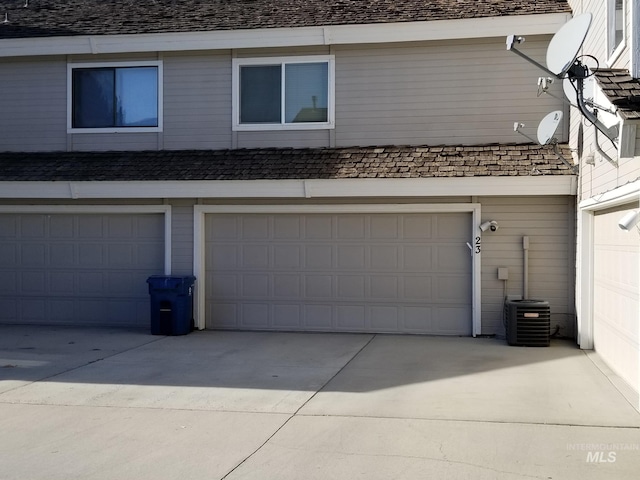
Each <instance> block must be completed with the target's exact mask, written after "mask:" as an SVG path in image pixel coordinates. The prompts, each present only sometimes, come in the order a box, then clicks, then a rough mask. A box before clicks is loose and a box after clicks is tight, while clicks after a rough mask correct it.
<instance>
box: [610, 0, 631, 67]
mask: <svg viewBox="0 0 640 480" xmlns="http://www.w3.org/2000/svg"><path fill="white" fill-rule="evenodd" d="M606 7H607V37H606V39H607V65H608V66H609V67H611V66H612V65H613V62H615V61H616V60H617V59H618V57H619V56H620V54H621V53H622V51H623V50H624V49H625V47H626V42H627V0H622V39H621V40H620V43H619V44H618V45H615V41H616V0H607V4H606Z"/></svg>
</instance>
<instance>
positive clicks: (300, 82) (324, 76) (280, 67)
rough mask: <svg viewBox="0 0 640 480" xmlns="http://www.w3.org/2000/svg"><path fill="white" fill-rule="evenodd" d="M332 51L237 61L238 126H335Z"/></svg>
mask: <svg viewBox="0 0 640 480" xmlns="http://www.w3.org/2000/svg"><path fill="white" fill-rule="evenodd" d="M333 112H334V58H333V56H329V55H323V56H309V57H278V58H250V59H249V58H240V59H234V60H233V128H234V130H284V129H291V130H300V129H322V128H324V129H326V128H333V125H334V113H333Z"/></svg>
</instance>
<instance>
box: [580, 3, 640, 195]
mask: <svg viewBox="0 0 640 480" xmlns="http://www.w3.org/2000/svg"><path fill="white" fill-rule="evenodd" d="M570 3H571V4H572V6H573V7H574V9H575V10H576V13H582V12H591V13H592V14H593V21H592V23H591V28H590V29H589V34H588V36H587V39H586V41H585V43H584V47H583V49H582V51H583V53H584V54H589V55H593V56H595V57H596V58H597V59H598V60H599V62H600V65H606V66H611V67H612V68H629V67H630V57H631V54H630V48H629V47H630V43H631V34H632V33H631V11H630V5H631V2H626V5H627V12H626V17H625V19H626V31H625V34H626V44H625V48H624V49H623V50H622V52H621V53H620V55H619V56H618V57H616V58H615V60H614V61H613V62H612V63H610V64H609V63H608V60H609V59H608V55H607V50H606V45H607V8H606V3H607V2H603V1H601V0H587V1H585V2H575V1H571V2H570ZM635 35H638V32H635ZM636 54H637V52H636ZM572 115H573V118H572V122H571V139H572V143H571V146H572V147H573V148H574V149H576V150H577V151H579V152H583V153H582V156H581V159H580V160H581V167H580V168H581V177H582V178H581V189H580V192H579V195H580V197H579V199H580V200H583V199H587V198H592V197H595V196H597V195H600V194H602V193H604V192H608V191H611V190H614V189H615V188H617V187H621V186H623V185H626V184H628V183H630V182H633V181H635V180H637V179H638V178H640V163H639V162H638V157H639V156H640V143H639V142H638V139H640V130H639V131H638V137H637V138H638V139H637V140H636V152H635V156H634V157H632V158H618V152H617V151H616V150H615V148H614V147H613V146H612V145H611V143H610V142H609V141H608V140H607V139H606V138H605V137H604V136H603V135H599V140H600V144H601V147H602V149H603V150H604V152H605V153H606V154H607V155H608V156H609V157H610V158H612V159H614V160H617V165H612V164H611V163H610V162H608V161H607V160H606V158H605V157H604V156H603V155H601V154H600V153H599V152H598V151H597V148H596V145H595V136H594V127H593V126H591V125H590V124H589V123H588V122H587V121H586V120H582V117H581V115H580V113H579V112H578V110H577V109H572ZM581 124H582V125H581ZM580 129H582V135H580ZM587 159H590V160H591V159H593V164H592V165H590V164H587V163H586V160H587Z"/></svg>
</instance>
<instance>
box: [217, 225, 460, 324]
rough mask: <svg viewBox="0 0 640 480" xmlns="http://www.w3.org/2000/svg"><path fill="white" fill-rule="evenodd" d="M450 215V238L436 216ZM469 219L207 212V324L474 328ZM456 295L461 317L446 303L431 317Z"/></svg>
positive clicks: (448, 232)
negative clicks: (441, 316)
mask: <svg viewBox="0 0 640 480" xmlns="http://www.w3.org/2000/svg"><path fill="white" fill-rule="evenodd" d="M449 215H452V217H453V218H451V219H447V221H446V222H442V221H440V223H441V224H443V225H446V226H447V229H448V230H447V232H445V234H444V235H443V236H444V237H445V238H446V241H443V240H438V239H436V238H435V236H436V235H435V232H436V230H437V228H438V221H439V219H440V218H441V217H443V216H445V217H446V216H449ZM470 220H471V216H470V215H469V214H406V215H398V214H375V215H370V214H345V215H339V214H335V215H328V214H309V215H302V214H276V215H269V214H264V215H253V214H251V215H244V214H209V215H207V217H206V224H205V232H207V235H206V238H205V244H206V247H205V248H206V253H205V265H206V269H207V274H206V279H207V282H206V288H207V292H206V300H205V303H206V312H207V326H208V327H210V328H240V329H267V330H283V329H288V330H318V331H329V330H334V331H380V332H382V331H384V332H410V333H450V334H463V335H468V334H470V333H471V313H470V312H471V308H470V305H471V258H470V256H469V254H468V248H467V246H466V242H467V241H468V240H469V238H470ZM238 226H240V227H239V228H238ZM225 228H226V229H227V231H222V230H224V229H225ZM455 232H457V233H455ZM234 235H235V237H234ZM421 235H422V237H421ZM454 235H457V238H456V239H455V240H453V239H452V238H451V237H452V236H454ZM425 236H426V237H425ZM407 237H409V238H407ZM461 252H462V254H461ZM236 260H238V261H236ZM457 303H460V304H462V307H461V309H458V310H457V311H458V312H462V313H461V318H457V317H456V318H453V317H454V316H453V315H449V312H450V310H447V311H446V313H447V317H446V320H444V326H442V325H440V324H438V323H437V322H434V321H433V318H434V315H437V314H438V312H439V310H438V308H439V307H444V306H447V307H448V306H450V305H452V304H457ZM434 312H435V313H434ZM385 315H388V316H385Z"/></svg>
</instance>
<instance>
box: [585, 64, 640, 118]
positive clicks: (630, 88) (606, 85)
mask: <svg viewBox="0 0 640 480" xmlns="http://www.w3.org/2000/svg"><path fill="white" fill-rule="evenodd" d="M595 76H596V80H597V81H598V84H599V85H600V87H601V88H602V92H603V93H604V94H605V95H606V96H607V98H608V99H609V101H610V102H611V103H613V104H614V105H615V106H616V107H617V108H618V113H619V114H620V115H621V116H622V117H623V118H625V119H629V120H640V79H637V78H633V77H632V76H631V75H629V70H624V69H598V70H596V71H595Z"/></svg>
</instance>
